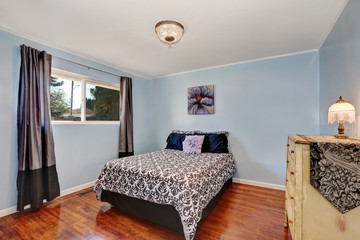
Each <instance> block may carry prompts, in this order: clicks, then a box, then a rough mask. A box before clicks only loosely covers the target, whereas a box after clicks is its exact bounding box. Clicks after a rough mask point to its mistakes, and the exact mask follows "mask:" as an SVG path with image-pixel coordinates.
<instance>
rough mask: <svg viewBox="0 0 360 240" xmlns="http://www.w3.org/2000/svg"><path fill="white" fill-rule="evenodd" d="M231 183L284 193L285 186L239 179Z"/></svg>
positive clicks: (234, 179)
mask: <svg viewBox="0 0 360 240" xmlns="http://www.w3.org/2000/svg"><path fill="white" fill-rule="evenodd" d="M233 182H234V183H241V184H247V185H252V186H257V187H264V188H271V189H276V190H281V191H285V186H283V185H277V184H272V183H266V182H258V181H253V180H246V179H241V178H233Z"/></svg>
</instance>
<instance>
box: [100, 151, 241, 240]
mask: <svg viewBox="0 0 360 240" xmlns="http://www.w3.org/2000/svg"><path fill="white" fill-rule="evenodd" d="M234 173H235V163H234V158H233V155H232V154H231V153H201V154H188V153H184V152H182V151H179V150H172V149H164V150H160V151H156V152H151V153H146V154H140V155H137V156H131V157H126V158H120V159H115V160H112V161H109V162H107V163H106V164H105V166H104V168H103V169H102V171H101V173H100V176H99V178H98V180H97V181H96V183H95V187H94V191H95V192H96V196H97V199H98V200H101V192H102V190H107V191H112V192H116V193H120V194H124V195H127V196H130V197H134V198H139V199H143V200H147V201H150V202H154V203H158V204H168V205H172V206H174V207H175V209H176V210H177V211H178V212H179V215H180V218H181V222H182V224H183V229H184V234H185V238H186V239H187V240H191V239H193V238H194V236H195V233H196V226H197V223H198V222H199V221H200V219H201V215H202V211H203V209H204V208H205V207H206V206H207V204H208V203H209V202H210V200H211V199H212V198H213V197H214V196H215V195H216V194H217V193H218V192H219V191H220V189H221V187H222V186H223V185H224V183H225V182H226V181H227V180H229V179H230V178H231V177H232V176H233V174H234Z"/></svg>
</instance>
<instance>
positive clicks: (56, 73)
mask: <svg viewBox="0 0 360 240" xmlns="http://www.w3.org/2000/svg"><path fill="white" fill-rule="evenodd" d="M51 76H52V77H58V78H63V79H66V80H70V81H77V82H81V120H80V121H59V120H51V124H53V125H99V124H100V125H104V124H105V125H112V124H120V121H107V120H101V121H99V120H98V121H86V84H87V83H88V84H91V85H96V86H99V87H103V88H109V89H113V90H117V91H120V84H119V83H115V82H108V81H104V80H99V79H96V78H92V77H89V76H85V75H81V74H77V73H73V72H68V71H65V70H61V69H57V68H52V69H51ZM119 101H120V99H119ZM119 118H120V112H119Z"/></svg>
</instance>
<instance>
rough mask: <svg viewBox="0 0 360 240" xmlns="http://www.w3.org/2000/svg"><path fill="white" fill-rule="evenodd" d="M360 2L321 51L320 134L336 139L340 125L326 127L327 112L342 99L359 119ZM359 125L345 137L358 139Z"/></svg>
mask: <svg viewBox="0 0 360 240" xmlns="http://www.w3.org/2000/svg"><path fill="white" fill-rule="evenodd" d="M359 13H360V1H358V0H350V1H349V2H348V4H347V6H346V7H345V9H344V11H343V12H342V14H341V16H340V17H339V19H338V21H337V22H336V24H335V26H334V27H333V29H332V31H331V32H330V34H329V36H328V37H327V39H326V41H325V42H324V44H323V46H322V47H321V49H320V54H319V55H320V57H319V59H320V133H321V134H330V135H334V134H336V133H337V124H334V125H328V124H327V111H328V108H329V106H330V105H331V104H332V103H334V102H335V101H336V100H337V99H338V98H339V96H340V95H341V96H342V97H343V98H344V99H345V100H347V101H348V102H350V103H352V104H353V105H354V106H355V108H356V110H357V116H358V117H359V116H360V24H359V22H360V14H359ZM358 120H359V119H357V123H356V124H352V125H349V124H345V133H346V134H348V135H349V136H357V137H359V134H358V125H359V121H358Z"/></svg>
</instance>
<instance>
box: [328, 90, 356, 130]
mask: <svg viewBox="0 0 360 240" xmlns="http://www.w3.org/2000/svg"><path fill="white" fill-rule="evenodd" d="M334 122H338V123H344V122H348V123H354V122H355V107H354V106H353V105H352V104H350V103H348V102H346V101H345V100H343V99H342V97H341V96H340V98H339V100H337V101H336V103H334V104H333V105H331V106H330V107H329V110H328V123H330V124H333V123H334Z"/></svg>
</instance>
